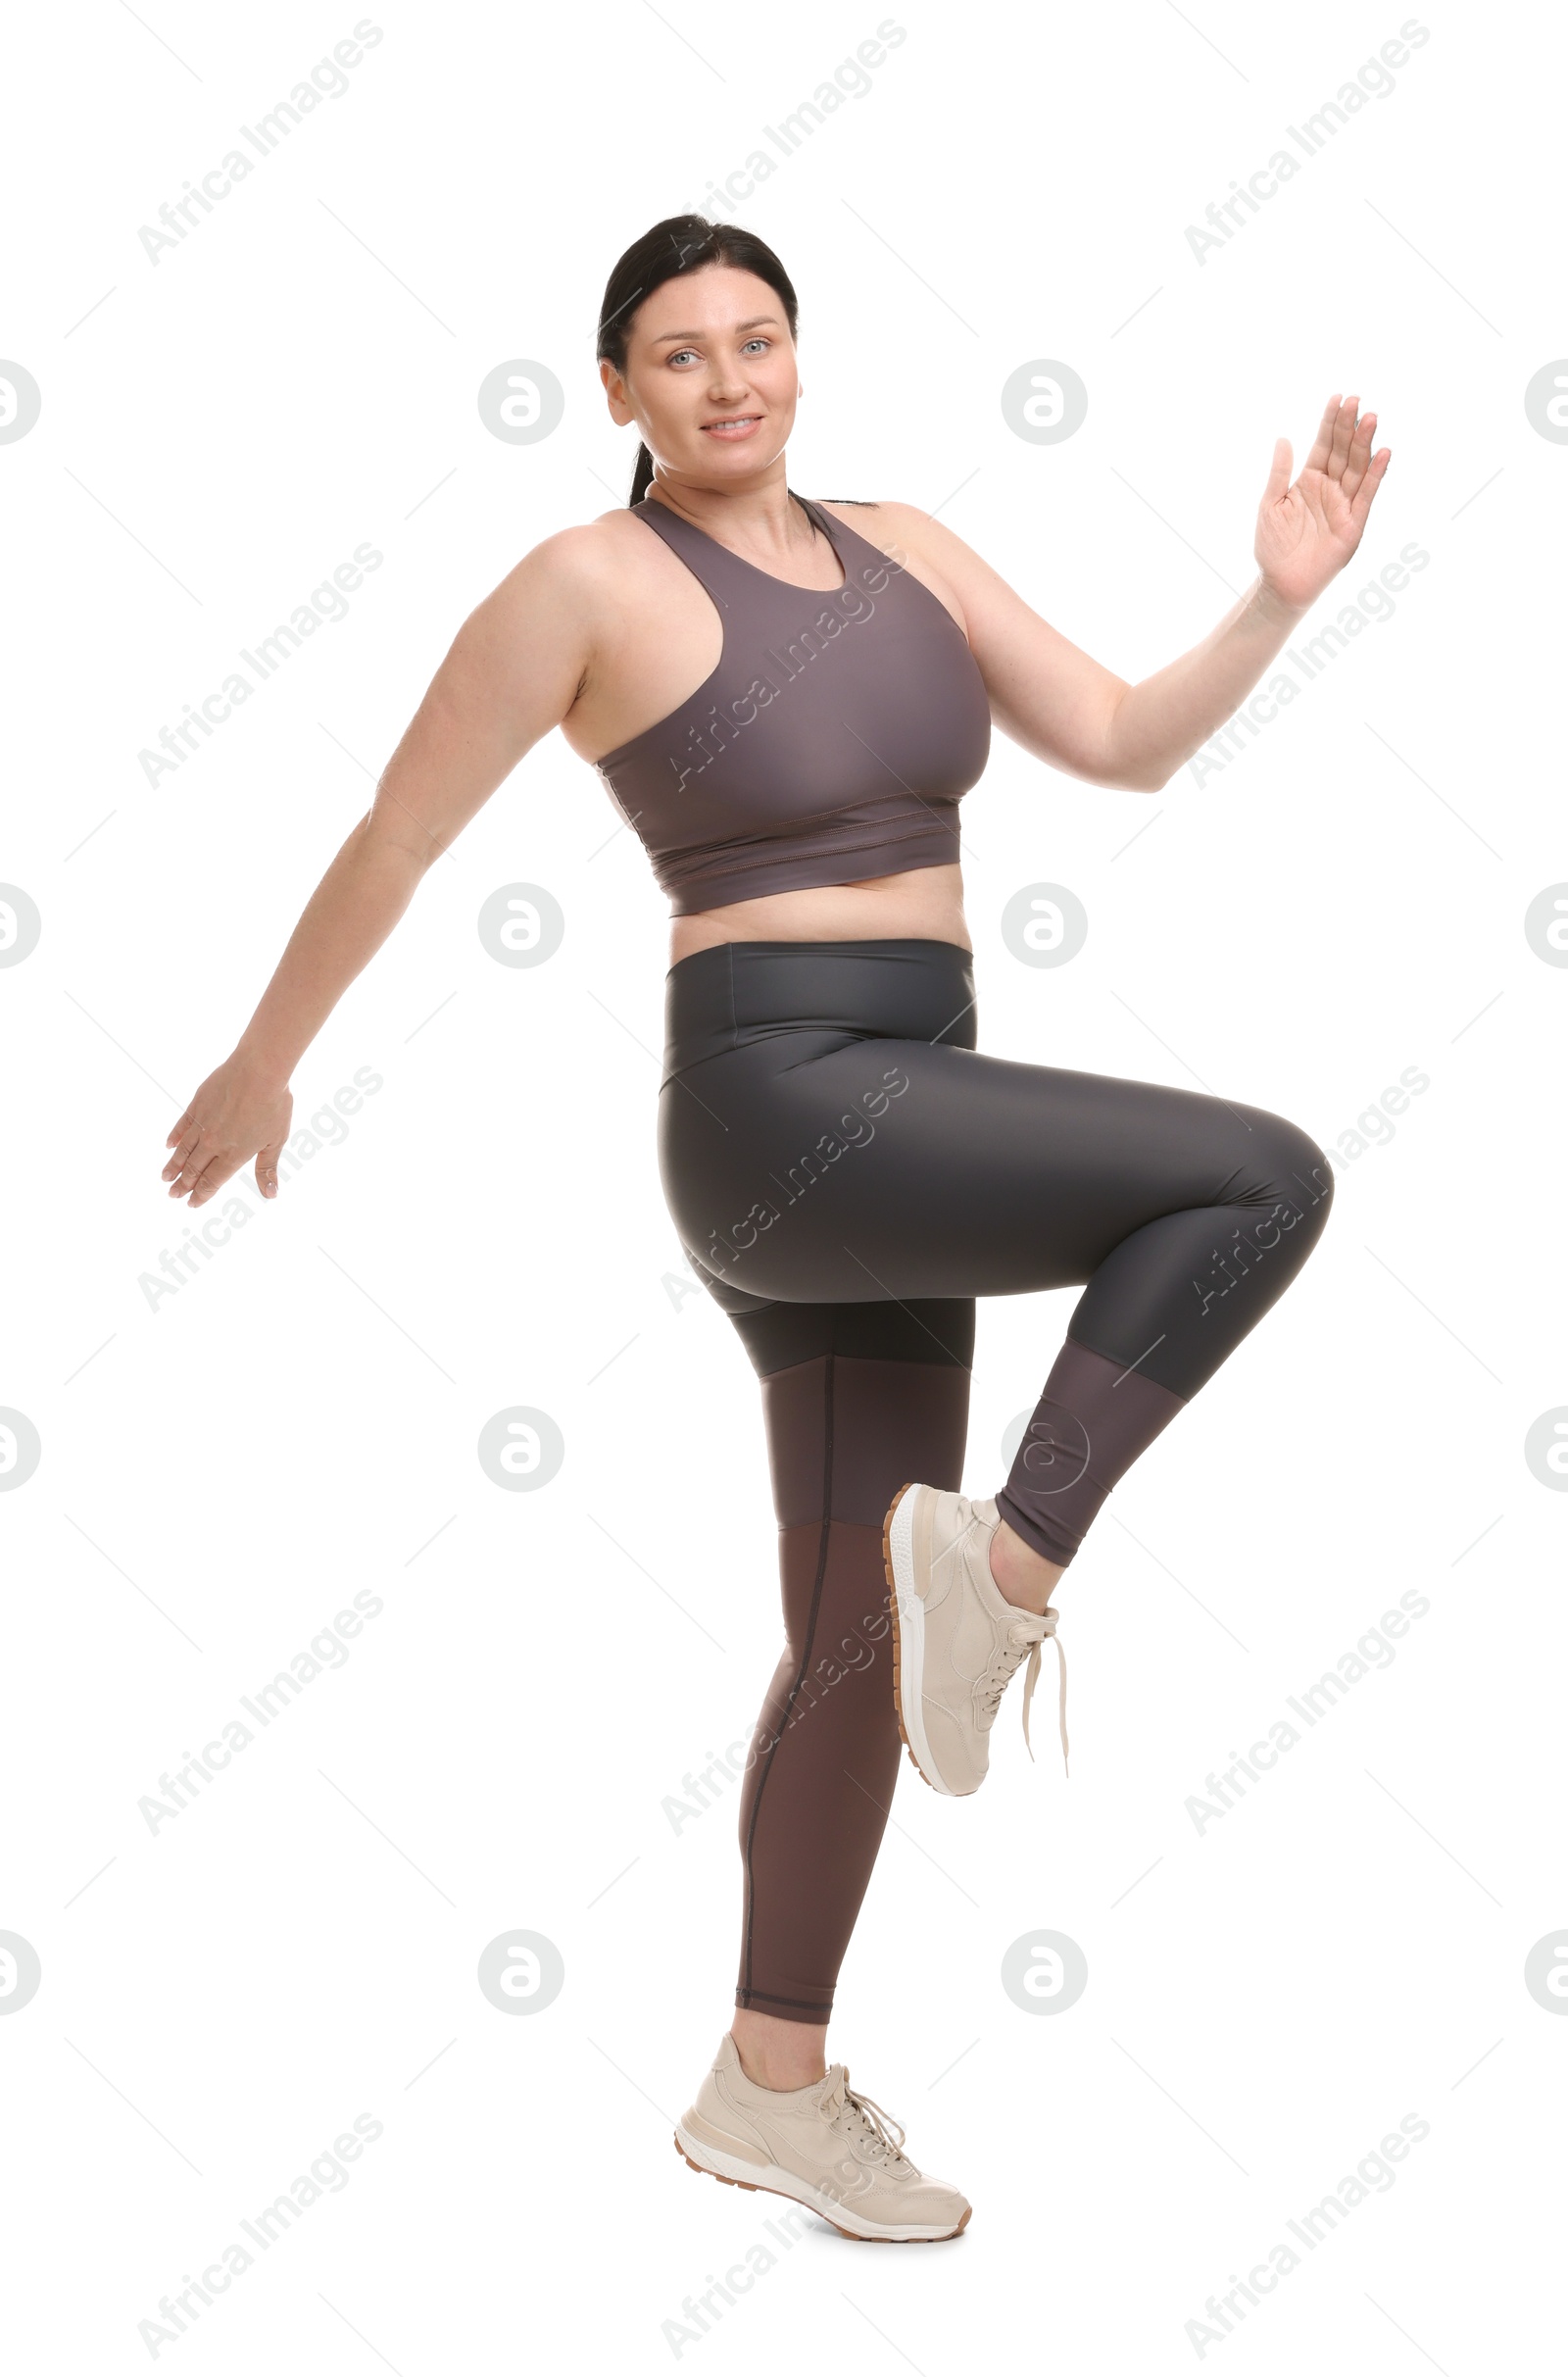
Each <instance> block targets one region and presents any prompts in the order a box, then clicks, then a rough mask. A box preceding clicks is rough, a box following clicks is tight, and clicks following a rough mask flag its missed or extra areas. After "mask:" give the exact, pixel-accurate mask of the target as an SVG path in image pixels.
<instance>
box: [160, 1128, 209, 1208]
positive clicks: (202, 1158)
mask: <svg viewBox="0 0 1568 2377" xmlns="http://www.w3.org/2000/svg"><path fill="white" fill-rule="evenodd" d="M216 1153H217V1150H216V1148H215V1147H214V1146H213V1145H212V1143H211V1142H210V1141H209V1140H207V1139H206V1138H205V1137H204V1136H203V1134H202V1133H201V1132H200V1131H198V1132H197V1133H196V1135H195V1137H194V1138H193V1139H188V1140H186V1141H185V1142H184V1144H183V1145H182V1146H181V1147H179V1148H178V1149H177V1150H176V1152H175V1153H174V1154H173V1155H172V1157H171V1158H170V1160H169V1162H168V1163H167V1164H165V1166H164V1168H163V1173H162V1175H161V1176H162V1178H164V1179H165V1180H168V1181H172V1184H173V1185H172V1188H171V1189H170V1192H169V1193H170V1195H171V1196H172V1197H182V1196H183V1195H184V1193H185V1191H186V1190H187V1189H188V1188H191V1187H193V1186H194V1185H195V1183H196V1182H197V1181H198V1180H199V1179H200V1178H201V1175H202V1172H203V1171H204V1169H205V1168H206V1166H207V1165H208V1164H210V1163H211V1162H212V1160H213V1157H214V1155H215V1154H216Z"/></svg>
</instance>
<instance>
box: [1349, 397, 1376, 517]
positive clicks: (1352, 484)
mask: <svg viewBox="0 0 1568 2377" xmlns="http://www.w3.org/2000/svg"><path fill="white" fill-rule="evenodd" d="M1377 425H1378V417H1377V415H1376V414H1375V413H1363V414H1362V416H1361V418H1360V420H1359V421H1357V422H1356V424H1355V434H1354V436H1353V437H1352V438H1351V439H1350V451H1349V453H1348V455H1347V456H1346V458H1345V475H1344V477H1343V478H1342V479H1341V480H1340V485H1341V488H1342V489H1343V491H1344V492H1345V494H1346V495H1347V496H1348V498H1349V499H1350V500H1351V502H1353V501H1354V499H1355V491H1356V489H1357V487H1358V486H1359V485H1360V484H1361V481H1362V479H1363V478H1364V477H1365V475H1366V467H1367V464H1368V463H1369V462H1370V461H1371V459H1372V432H1373V431H1374V429H1375V428H1376V427H1377Z"/></svg>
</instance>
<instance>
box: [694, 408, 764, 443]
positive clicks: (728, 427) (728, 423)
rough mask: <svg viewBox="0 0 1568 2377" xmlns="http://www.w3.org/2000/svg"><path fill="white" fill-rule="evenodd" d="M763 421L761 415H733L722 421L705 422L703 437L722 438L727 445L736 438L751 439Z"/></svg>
mask: <svg viewBox="0 0 1568 2377" xmlns="http://www.w3.org/2000/svg"><path fill="white" fill-rule="evenodd" d="M761 419H762V417H761V415H760V413H731V414H728V415H726V416H725V417H724V418H723V419H722V420H720V421H704V423H703V435H704V436H705V437H721V438H723V439H724V440H725V442H726V443H728V442H729V441H730V440H732V439H735V438H741V437H750V435H751V433H752V431H753V430H754V429H755V428H757V427H759V425H760V422H761Z"/></svg>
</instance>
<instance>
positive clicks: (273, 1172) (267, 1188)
mask: <svg viewBox="0 0 1568 2377" xmlns="http://www.w3.org/2000/svg"><path fill="white" fill-rule="evenodd" d="M282 1152H283V1142H282V1140H281V1139H274V1140H273V1141H272V1143H271V1145H270V1147H264V1148H261V1149H260V1150H259V1151H258V1153H257V1157H256V1185H257V1187H258V1188H259V1189H260V1190H261V1192H262V1195H263V1196H264V1197H275V1196H276V1195H277V1160H278V1157H279V1156H280V1155H281V1154H282Z"/></svg>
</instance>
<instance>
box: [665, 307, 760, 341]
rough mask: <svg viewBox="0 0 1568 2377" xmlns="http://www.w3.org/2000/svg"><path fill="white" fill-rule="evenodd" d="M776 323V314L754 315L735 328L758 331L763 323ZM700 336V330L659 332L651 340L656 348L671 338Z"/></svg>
mask: <svg viewBox="0 0 1568 2377" xmlns="http://www.w3.org/2000/svg"><path fill="white" fill-rule="evenodd" d="M777 321H778V316H777V315H776V314H754V315H753V316H752V317H751V320H750V321H749V322H736V324H735V328H736V329H737V330H756V329H760V327H761V325H762V324H763V322H777ZM702 335H703V333H702V331H701V330H661V331H660V332H659V334H658V336H657V337H656V338H655V339H654V340H653V344H654V345H655V346H656V347H662V346H663V345H664V344H665V342H666V341H667V340H669V339H671V338H676V339H692V338H701V337H702Z"/></svg>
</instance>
